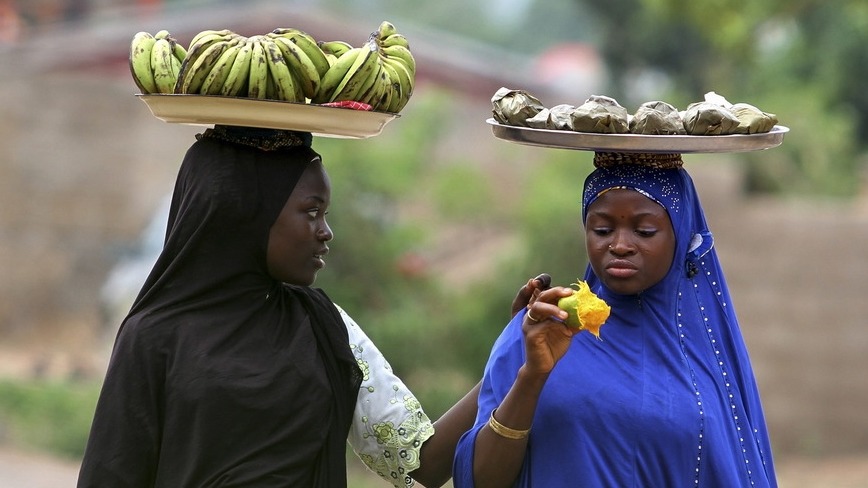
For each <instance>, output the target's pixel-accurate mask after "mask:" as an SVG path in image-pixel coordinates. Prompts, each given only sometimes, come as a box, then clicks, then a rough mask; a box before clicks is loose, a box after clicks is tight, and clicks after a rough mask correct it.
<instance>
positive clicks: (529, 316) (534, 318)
mask: <svg viewBox="0 0 868 488" xmlns="http://www.w3.org/2000/svg"><path fill="white" fill-rule="evenodd" d="M526 315H527V318H529V319H531V320H533V321H534V322H539V319H538V318H536V317H534V316H533V315H531V313H530V309H528V311H527V314H526Z"/></svg>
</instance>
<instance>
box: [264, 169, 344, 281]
mask: <svg viewBox="0 0 868 488" xmlns="http://www.w3.org/2000/svg"><path fill="white" fill-rule="evenodd" d="M330 201H331V185H330V183H329V179H328V175H326V172H325V168H323V165H322V162H321V161H319V160H316V161H312V162H310V163H308V165H307V168H306V169H305V170H304V173H303V174H302V176H301V179H299V180H298V183H297V184H296V186H295V189H294V190H293V191H292V194H291V195H290V196H289V199H288V200H287V201H286V204H285V205H284V206H283V210H281V212H280V215H279V216H278V217H277V220H276V221H275V222H274V224H272V226H271V230H270V231H269V234H268V251H267V256H266V262H267V265H268V273H269V274H270V275H271V276H272V277H273V278H274V279H277V280H280V281H283V282H285V283H289V284H293V285H300V286H309V285H311V284H313V282H314V281H315V280H316V274H317V272H318V271H319V270H320V269H322V268H323V267H324V266H325V261H324V257H325V255H326V254H327V253H328V252H329V247H328V245H327V244H326V243H327V242H328V241H330V240H331V239H332V237H334V235H333V234H332V230H331V228H330V227H329V226H328V223H326V214H327V213H328V208H329V202H330Z"/></svg>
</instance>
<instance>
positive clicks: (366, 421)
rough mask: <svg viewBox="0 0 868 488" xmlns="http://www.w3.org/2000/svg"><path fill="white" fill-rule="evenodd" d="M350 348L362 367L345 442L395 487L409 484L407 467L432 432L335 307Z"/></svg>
mask: <svg viewBox="0 0 868 488" xmlns="http://www.w3.org/2000/svg"><path fill="white" fill-rule="evenodd" d="M337 308H338V310H339V311H340V313H341V316H342V317H343V319H344V324H346V326H347V331H348V332H349V336H350V349H351V350H352V351H353V355H355V357H356V361H358V363H359V368H361V370H362V386H361V388H360V391H359V398H358V400H357V401H356V410H355V412H354V414H353V424H352V427H351V428H350V434H349V438H348V440H349V443H350V446H352V448H353V451H354V452H355V453H356V455H357V456H359V459H361V460H362V462H363V463H365V465H366V466H367V467H368V468H369V469H370V470H371V471H373V472H374V473H377V475H379V476H380V477H381V478H383V479H384V480H386V481H388V482H389V483H391V484H392V485H394V486H396V487H409V486H413V485H414V484H415V482H414V481H413V479H412V478H411V477H410V476H409V473H410V472H411V471H413V470H414V469H416V468H418V467H419V461H420V460H419V450H420V449H421V447H422V443H423V442H425V441H426V440H427V439H428V438H429V437H431V436H432V435H433V434H434V426H433V425H432V424H431V420H430V419H429V418H428V416H427V415H426V414H425V412H424V411H423V410H422V406H421V405H420V404H419V401H418V400H417V399H416V397H415V396H414V395H413V393H412V392H411V391H410V390H409V389H408V388H407V386H406V385H404V382H403V381H401V379H400V378H398V377H397V376H395V374H394V373H393V372H392V367H391V366H390V365H389V362H388V361H387V360H386V358H385V357H384V356H383V355H382V353H380V351H379V349H377V347H376V346H375V345H374V343H373V342H372V341H371V339H370V338H368V336H367V334H365V332H364V331H363V330H362V329H361V327H359V325H358V324H356V322H355V321H354V320H353V319H352V317H350V316H349V314H347V313H346V312H345V311H344V310H343V309H342V308H341V307H337Z"/></svg>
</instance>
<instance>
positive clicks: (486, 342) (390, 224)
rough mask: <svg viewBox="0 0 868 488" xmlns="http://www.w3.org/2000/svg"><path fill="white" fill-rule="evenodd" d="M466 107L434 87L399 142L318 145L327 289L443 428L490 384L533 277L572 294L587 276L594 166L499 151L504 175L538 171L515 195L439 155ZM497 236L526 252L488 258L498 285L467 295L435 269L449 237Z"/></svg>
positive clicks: (471, 280)
mask: <svg viewBox="0 0 868 488" xmlns="http://www.w3.org/2000/svg"><path fill="white" fill-rule="evenodd" d="M457 103H460V102H459V101H456V100H454V99H452V98H451V97H449V96H448V94H447V93H445V92H442V91H437V90H434V89H430V88H429V89H427V90H425V91H424V92H420V93H419V94H417V95H414V99H413V104H414V107H413V110H414V113H415V114H424V116H413V117H410V116H408V117H406V118H404V119H402V120H401V121H400V122H399V123H393V124H392V125H390V126H389V127H388V131H389V132H390V136H389V137H381V138H379V139H377V140H376V141H354V142H353V143H352V144H347V143H346V142H344V141H339V140H330V139H319V140H317V141H316V142H315V144H314V148H315V149H317V150H318V151H319V152H320V153H321V154H322V156H323V161H324V162H325V165H326V167H327V169H328V171H329V176H330V178H331V182H332V206H331V208H330V211H329V223H330V225H331V227H332V229H333V231H334V233H335V239H334V240H333V241H332V242H331V243H330V247H331V249H332V252H331V253H330V254H329V258H328V267H327V268H326V269H325V270H324V271H323V272H321V273H320V275H319V277H318V278H317V283H316V286H319V287H321V288H323V289H324V290H326V292H328V293H329V295H330V296H331V297H332V299H333V300H334V301H335V302H336V303H338V304H339V305H341V306H342V307H343V308H345V309H346V310H347V311H348V312H349V313H350V315H352V316H353V318H354V319H355V320H356V321H357V322H359V324H360V325H361V326H362V328H363V329H364V330H365V331H366V332H367V333H368V335H369V336H370V337H371V339H372V340H373V341H374V342H375V343H376V344H377V346H378V347H379V348H380V349H381V350H382V351H383V352H384V354H385V355H386V357H387V358H388V360H389V362H390V363H391V365H392V367H393V368H394V369H395V371H396V372H397V373H398V374H399V375H400V376H401V377H403V378H405V381H407V383H408V384H409V385H410V387H411V388H412V389H413V390H414V392H415V393H416V394H417V395H418V396H419V397H420V400H421V401H422V403H423V405H425V406H426V409H427V410H428V411H429V412H430V414H431V415H432V416H433V417H435V418H436V417H437V416H439V414H441V413H442V412H444V411H445V410H446V409H448V408H449V407H450V406H451V405H452V404H453V403H454V402H455V401H456V400H457V399H458V398H460V397H461V396H462V395H463V394H464V393H465V392H466V391H467V390H468V389H469V388H470V387H472V386H473V384H475V382H476V381H478V380H479V379H480V378H481V375H482V369H483V367H484V365H485V361H486V359H487V357H488V352H489V350H490V348H491V345H492V343H493V342H494V340H495V338H496V337H497V335H498V334H499V333H500V331H501V330H502V328H503V327H504V326H505V325H506V323H507V322H508V320H509V318H510V313H509V312H510V310H509V306H510V304H511V303H512V300H513V298H514V297H515V294H516V292H517V291H518V289H519V288H520V287H521V286H522V285H523V284H524V283H526V282H527V280H528V279H529V278H531V277H533V276H536V275H537V274H539V273H540V272H543V271H545V272H548V273H550V274H551V275H552V276H553V278H554V280H555V283H557V284H569V283H572V282H573V281H575V280H576V279H577V278H579V277H580V276H581V274H582V273H583V272H584V244H583V242H584V241H583V234H582V228H581V222H580V214H579V212H580V208H581V204H580V200H581V195H580V189H581V181H582V180H583V179H584V176H585V174H586V173H587V172H588V171H590V169H591V158H590V156H588V157H587V159H586V160H585V161H579V162H577V161H576V159H577V153H575V152H573V151H564V150H546V149H539V150H537V151H536V152H534V154H535V158H534V159H535V160H534V161H532V162H527V161H524V162H522V161H520V158H522V157H523V156H522V154H523V153H521V152H516V151H515V150H514V148H511V147H510V145H507V144H503V145H496V146H495V147H496V148H497V149H499V151H498V152H497V154H496V155H495V156H494V157H495V158H496V159H497V162H498V164H503V165H514V164H515V163H519V164H525V165H527V164H533V165H534V171H533V172H529V173H528V174H529V178H528V179H527V180H526V181H524V182H522V187H521V188H520V191H514V190H508V191H510V192H512V193H511V194H509V195H506V194H504V193H503V192H504V191H505V190H504V188H503V187H502V184H501V182H499V181H498V180H497V179H495V178H492V177H491V175H490V174H489V173H486V172H485V171H484V170H483V169H482V168H481V165H480V163H481V162H480V161H468V160H467V159H466V156H463V155H462V151H452V152H450V151H446V152H444V151H438V150H437V149H438V147H439V145H438V140H440V137H439V136H440V133H441V132H442V131H443V130H444V128H447V127H449V120H450V117H452V115H451V114H453V113H455V111H456V109H457V107H456V106H455V104H457ZM510 149H513V150H510ZM492 227H497V228H499V229H501V230H502V231H503V232H506V233H507V234H510V235H514V236H518V243H519V244H518V245H517V246H516V247H517V249H515V250H514V251H513V252H510V253H508V255H507V256H506V257H497V258H495V257H493V256H485V255H481V256H479V258H478V259H480V260H488V261H492V263H491V266H490V269H493V270H495V271H494V272H493V273H492V274H491V275H485V276H478V275H474V274H470V273H469V272H468V274H467V275H466V276H462V277H461V281H462V282H463V283H462V284H461V285H460V286H457V287H456V286H455V285H447V284H445V283H444V282H443V280H442V279H441V278H442V277H441V276H438V275H437V273H436V272H435V271H432V269H431V266H430V265H429V264H430V263H428V262H426V259H428V258H426V257H425V256H426V254H427V252H428V251H429V250H430V247H431V246H433V245H434V244H435V243H436V240H437V239H438V238H439V237H442V236H441V235H440V234H441V233H443V232H450V231H456V232H479V233H480V236H483V234H484V233H485V231H486V229H490V228H492ZM472 237H473V236H471V239H472ZM483 237H484V236H483ZM483 237H480V238H483ZM474 245H475V244H474ZM540 249H544V250H545V251H544V252H539V250H540ZM531 250H536V252H531ZM496 259H502V260H505V261H503V262H500V261H496Z"/></svg>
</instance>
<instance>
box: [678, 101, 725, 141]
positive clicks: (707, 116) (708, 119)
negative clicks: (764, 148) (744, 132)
mask: <svg viewBox="0 0 868 488" xmlns="http://www.w3.org/2000/svg"><path fill="white" fill-rule="evenodd" d="M681 118H682V120H683V122H684V130H685V131H686V132H687V133H688V134H691V135H695V136H720V135H726V134H734V133H735V129H736V128H737V127H738V124H739V121H738V119H737V118H736V117H735V114H733V113H732V111H730V110H729V109H728V108H726V107H723V106H721V105H718V104H716V103H712V102H694V103H691V104H690V105H688V106H687V110H685V111H684V113H683V114H682V115H681Z"/></svg>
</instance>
